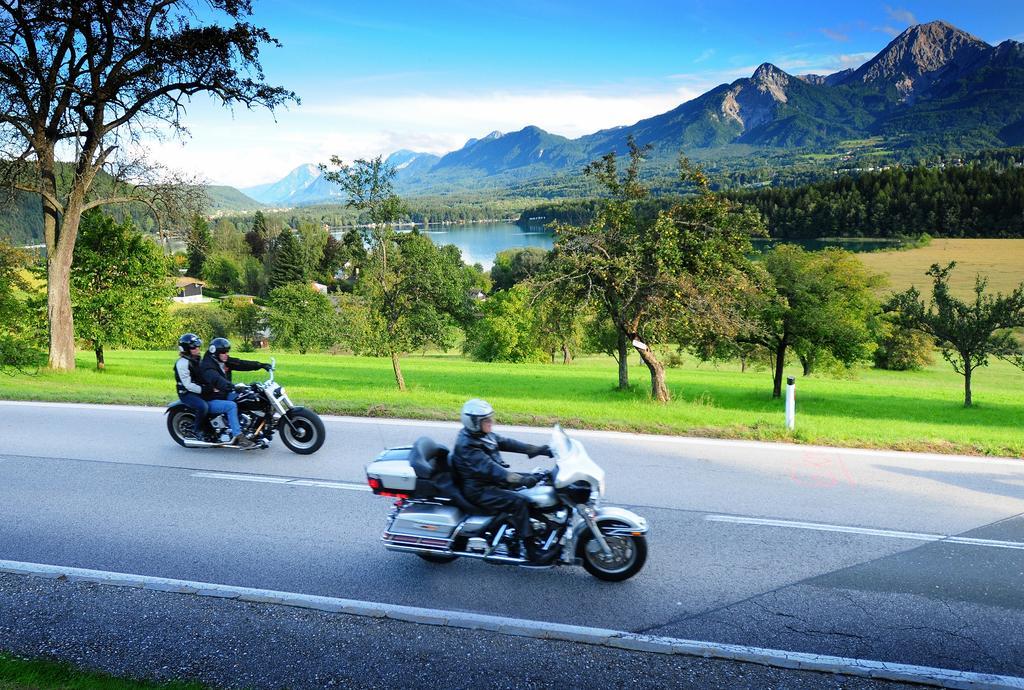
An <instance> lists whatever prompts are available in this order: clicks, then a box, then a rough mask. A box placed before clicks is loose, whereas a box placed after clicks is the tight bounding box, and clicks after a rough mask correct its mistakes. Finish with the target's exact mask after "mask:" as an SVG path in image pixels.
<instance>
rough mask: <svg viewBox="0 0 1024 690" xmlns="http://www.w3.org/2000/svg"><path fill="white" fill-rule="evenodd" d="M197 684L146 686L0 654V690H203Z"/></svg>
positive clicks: (58, 664)
mask: <svg viewBox="0 0 1024 690" xmlns="http://www.w3.org/2000/svg"><path fill="white" fill-rule="evenodd" d="M202 688H203V686H202V685H198V684H196V683H175V682H172V683H149V682H144V681H135V680H130V679H126V678H115V677H114V676H111V675H108V674H106V673H99V672H96V671H81V670H78V669H77V668H75V667H74V666H72V665H70V664H65V663H61V662H56V661H47V660H42V659H19V658H17V657H12V656H8V655H5V654H0V690H202Z"/></svg>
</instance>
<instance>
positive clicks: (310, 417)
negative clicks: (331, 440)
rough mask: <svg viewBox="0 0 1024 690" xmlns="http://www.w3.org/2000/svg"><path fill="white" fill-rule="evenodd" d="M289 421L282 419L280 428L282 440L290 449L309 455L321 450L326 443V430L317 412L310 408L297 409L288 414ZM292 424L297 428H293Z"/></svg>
mask: <svg viewBox="0 0 1024 690" xmlns="http://www.w3.org/2000/svg"><path fill="white" fill-rule="evenodd" d="M288 419H289V420H290V421H291V424H288V421H286V420H282V421H281V423H280V425H279V426H278V429H280V432H281V440H282V441H283V442H284V444H285V445H286V446H288V450H290V451H292V452H293V453H298V454H299V455H309V454H310V453H315V452H316V451H318V450H320V446H322V445H323V444H324V438H325V436H326V430H325V429H324V423H323V422H322V421H321V420H320V417H318V416H317V414H316V413H315V412H312V411H310V410H296V411H294V412H293V413H292V414H290V415H289V416H288ZM292 426H294V427H295V428H294V429H293V428H292Z"/></svg>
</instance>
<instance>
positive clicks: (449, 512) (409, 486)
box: [366, 425, 648, 582]
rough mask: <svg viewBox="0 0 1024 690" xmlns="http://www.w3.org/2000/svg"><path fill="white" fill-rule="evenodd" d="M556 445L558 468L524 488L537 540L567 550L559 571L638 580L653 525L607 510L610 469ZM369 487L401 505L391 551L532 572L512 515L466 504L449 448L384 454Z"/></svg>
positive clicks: (389, 537)
mask: <svg viewBox="0 0 1024 690" xmlns="http://www.w3.org/2000/svg"><path fill="white" fill-rule="evenodd" d="M550 446H551V449H552V451H553V455H554V461H555V467H554V468H553V469H552V470H538V471H535V472H534V475H535V476H537V477H538V479H539V480H540V481H539V483H538V484H537V485H536V486H534V487H531V488H529V489H519V491H521V492H522V494H523V495H524V496H526V497H527V498H528V499H529V501H530V504H531V508H530V519H531V525H532V527H533V529H534V534H535V536H536V538H538V539H539V540H540V541H541V542H542V543H543V548H544V549H545V550H547V549H549V548H553V547H554V546H555V545H559V546H560V547H561V550H560V552H559V557H558V560H557V562H556V565H559V564H560V565H582V566H583V568H584V569H585V570H586V571H587V572H588V573H590V574H591V575H593V576H594V577H596V578H598V579H600V580H606V581H609V582H621V581H622V580H627V579H629V578H631V577H633V576H634V575H636V574H637V573H638V572H640V569H641V568H643V566H644V563H645V561H646V560H647V539H646V535H647V531H648V527H647V520H646V519H644V518H643V517H640V516H639V515H637V514H635V513H633V512H632V511H629V510H626V509H624V508H617V507H613V506H605V505H602V504H601V499H602V498H603V497H604V491H605V485H604V470H602V469H601V468H600V467H599V466H598V465H597V464H596V463H595V462H594V461H593V460H591V459H590V456H589V455H588V454H587V451H586V449H584V447H583V444H582V443H580V442H579V441H576V440H574V439H571V438H569V436H568V435H567V434H566V433H565V432H564V431H563V430H562V428H561V427H560V426H557V425H556V426H555V428H554V430H553V432H552V436H551V443H550ZM366 481H367V483H368V484H369V486H370V488H371V489H372V490H373V493H374V494H377V495H378V496H389V497H393V498H397V499H398V500H397V501H396V502H395V504H394V507H393V508H392V510H391V513H390V514H389V515H388V518H387V527H386V528H385V530H384V535H383V536H382V537H381V539H382V540H383V542H384V547H385V548H386V549H388V550H390V551H401V552H406V553H415V554H416V555H418V556H419V557H420V558H422V559H424V560H426V561H429V562H430V563H436V564H442V563H451V562H452V561H454V560H456V559H458V558H475V559H479V560H482V561H484V562H486V563H494V564H504V565H518V566H527V567H529V566H531V564H530V563H529V561H527V560H526V559H525V558H523V557H522V556H521V555H520V553H519V548H518V547H519V538H518V537H517V535H516V534H515V528H514V527H512V525H511V524H510V523H509V521H508V515H489V514H486V512H485V511H484V510H483V509H482V508H479V507H477V506H474V505H473V504H472V503H470V502H469V501H468V500H466V498H465V497H464V496H463V495H462V493H461V492H460V491H459V489H458V485H457V478H456V477H455V474H454V470H453V469H452V467H451V464H450V460H449V451H448V449H447V448H445V447H444V446H442V445H439V444H437V443H435V442H434V441H432V440H431V439H429V438H427V437H425V436H424V437H421V438H419V439H418V440H417V441H416V442H415V443H414V444H413V445H412V446H401V447H396V448H389V449H387V450H385V451H384V452H382V453H381V454H380V455H379V456H377V458H376V459H375V460H374V461H373V462H371V463H370V464H368V465H367V466H366ZM534 567H536V566H534Z"/></svg>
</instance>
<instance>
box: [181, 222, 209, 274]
mask: <svg viewBox="0 0 1024 690" xmlns="http://www.w3.org/2000/svg"><path fill="white" fill-rule="evenodd" d="M212 242H213V240H212V238H211V237H210V225H209V223H207V222H206V219H205V218H203V217H202V216H200V215H199V214H196V215H194V216H192V223H191V224H190V225H189V228H188V232H187V234H186V235H185V252H186V256H188V274H189V275H190V276H192V277H193V278H199V277H201V276H202V275H203V264H205V263H206V257H207V255H208V254H209V253H210V246H211V244H212Z"/></svg>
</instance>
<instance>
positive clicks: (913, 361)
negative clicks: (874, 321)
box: [875, 314, 935, 371]
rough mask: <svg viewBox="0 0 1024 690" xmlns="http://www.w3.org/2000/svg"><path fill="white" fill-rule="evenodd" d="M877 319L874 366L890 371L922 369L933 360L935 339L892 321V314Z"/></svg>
mask: <svg viewBox="0 0 1024 690" xmlns="http://www.w3.org/2000/svg"><path fill="white" fill-rule="evenodd" d="M887 316H888V317H889V318H885V319H881V320H880V321H879V328H880V330H879V332H878V333H877V338H878V347H877V348H876V349H875V366H876V367H877V368H879V369H888V370H890V371H910V370H913V369H922V368H924V367H926V366H928V365H930V364H932V363H933V362H934V361H935V358H934V355H933V353H934V351H935V348H934V346H933V345H932V343H933V342H935V339H934V338H932V337H931V336H929V335H926V334H924V333H922V332H921V331H915V330H913V329H911V328H906V327H905V326H900V325H899V324H897V323H894V320H895V319H894V315H892V314H889V315H887Z"/></svg>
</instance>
